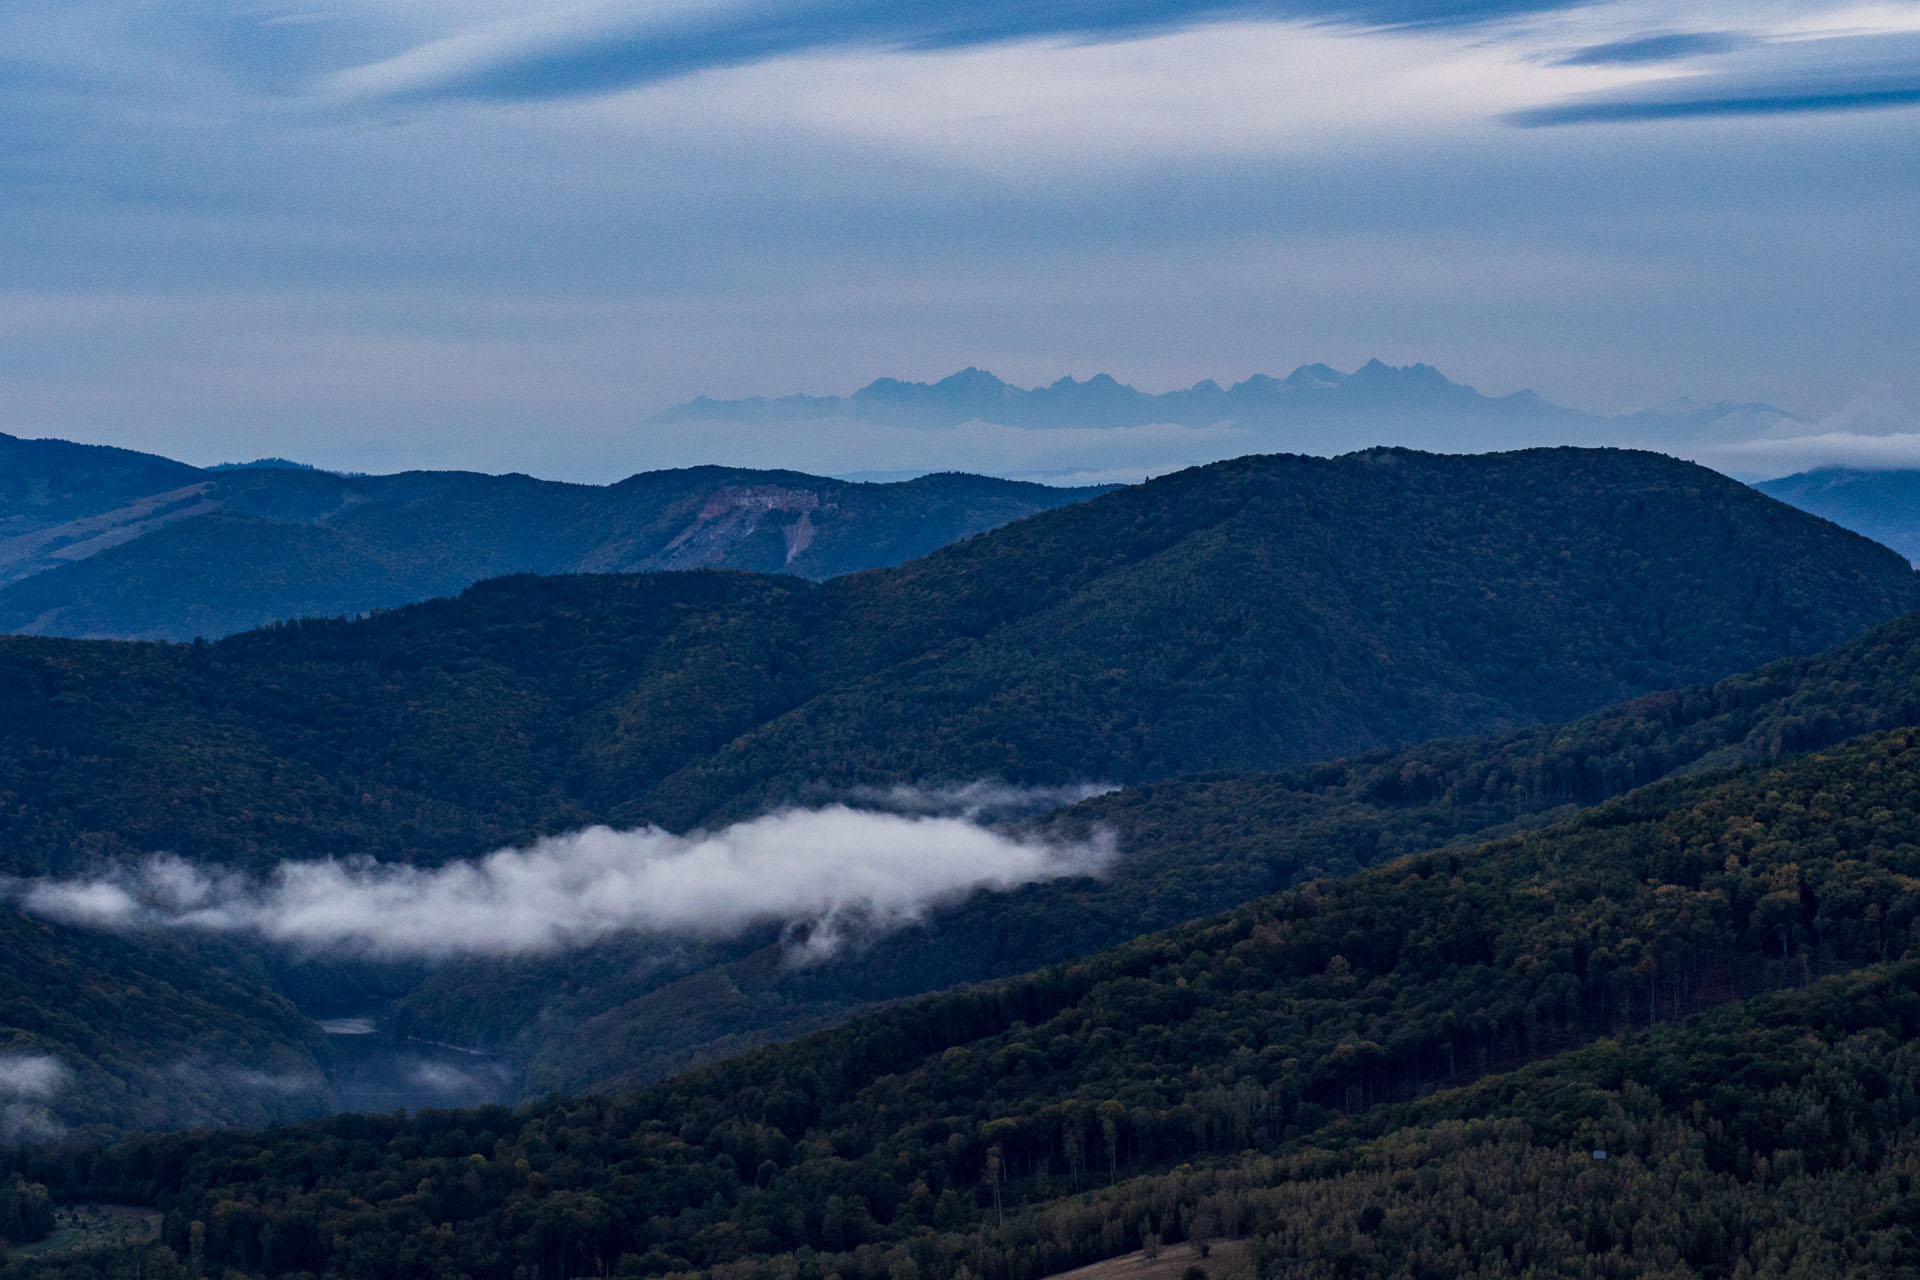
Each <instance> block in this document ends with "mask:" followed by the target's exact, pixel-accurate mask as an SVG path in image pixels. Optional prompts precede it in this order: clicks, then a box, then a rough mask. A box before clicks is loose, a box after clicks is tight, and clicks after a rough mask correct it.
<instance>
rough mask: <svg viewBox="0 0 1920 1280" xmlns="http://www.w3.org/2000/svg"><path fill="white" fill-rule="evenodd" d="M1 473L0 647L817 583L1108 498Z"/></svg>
mask: <svg viewBox="0 0 1920 1280" xmlns="http://www.w3.org/2000/svg"><path fill="white" fill-rule="evenodd" d="M0 475H4V476H5V477H6V478H5V480H4V482H0V631H8V632H15V633H21V634H33V635H56V636H80V637H89V636H91V637H104V638H117V639H154V640H191V639H193V638H194V637H196V636H206V637H209V638H217V637H219V636H223V635H227V634H230V633H232V632H236V631H245V630H248V629H251V628H254V627H258V626H262V625H265V624H266V623H269V622H274V621H279V620H284V619H288V618H300V617H333V616H338V615H343V614H345V615H353V614H360V613H365V612H367V611H369V610H373V609H388V608H394V607H396V606H399V605H404V604H410V603H412V602H414V601H418V600H425V599H429V598H432V597H434V596H444V595H452V594H454V593H456V592H458V591H460V590H461V589H463V588H465V587H468V586H470V585H472V584H473V583H475V582H478V581H480V580H481V579H484V578H494V577H499V576H502V575H505V574H514V573H580V572H635V571H643V570H655V569H689V568H701V567H712V568H736V569H750V570H755V571H759V572H767V573H794V574H799V575H802V576H805V577H811V578H827V577H832V576H834V575H835V574H840V573H848V572H852V571H854V570H857V569H869V568H874V567H877V566H881V565H889V564H897V563H899V562H900V561H903V560H908V559H912V558H913V557H915V556H920V555H924V554H926V553H927V552H929V551H932V550H933V549H935V548H936V547H940V546H943V545H945V544H946V543H949V542H953V541H955V540H957V539H960V538H964V537H967V536H969V535H971V534H974V533H979V532H981V531H983V530H986V529H991V528H994V527H996V526H998V525H1002V524H1005V523H1007V522H1008V521H1010V520H1017V519H1020V518H1021V517H1023V516H1028V515H1031V514H1033V513H1035V512H1037V511H1045V510H1049V509H1051V508H1053V507H1056V506H1060V505H1062V504H1065V503H1070V502H1077V501H1080V500H1082V499H1084V498H1087V497H1091V496H1093V495H1094V494H1097V493H1101V492H1104V491H1105V490H1104V489H1102V488H1091V489H1059V488H1050V487H1047V486H1044V485H1034V484H1020V483H1016V482H1013V481H1007V480H995V479H990V478H988V477H984V476H969V475H959V474H941V475H929V476H922V477H920V478H918V479H916V480H911V481H905V482H900V483H894V484H854V483H850V482H847V481H843V480H830V479H826V478H823V477H820V476H807V475H800V474H798V473H795V472H785V471H747V470H740V469H734V468H725V467H696V468H692V469H690V470H684V471H656V472H647V473H643V474H640V475H636V476H632V477H630V478H628V479H626V480H623V481H621V482H620V483H618V484H614V485H607V486H592V485H575V484H556V483H552V482H549V481H542V480H535V479H532V478H530V477H528V476H518V475H513V476H488V475H478V474H473V473H469V472H409V473H404V474H401V475H392V476H341V475H335V474H332V473H330V472H325V471H315V470H312V469H309V468H297V467H288V466H249V467H237V468H214V469H210V470H200V469H197V468H192V467H187V466H185V465H183V464H181V463H176V462H171V461H169V460H167V459H164V458H155V457H150V456H148V455H144V454H137V453H130V452H128V451H126V450H119V449H105V448H100V447H97V446H85V445H73V444H67V443H65V442H62V441H51V440H18V439H15V438H14V437H12V436H0Z"/></svg>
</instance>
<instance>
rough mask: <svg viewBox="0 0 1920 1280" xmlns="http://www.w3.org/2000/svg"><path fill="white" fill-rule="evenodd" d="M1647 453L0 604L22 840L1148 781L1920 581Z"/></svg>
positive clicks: (1803, 628) (256, 833)
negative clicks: (862, 790) (455, 593)
mask: <svg viewBox="0 0 1920 1280" xmlns="http://www.w3.org/2000/svg"><path fill="white" fill-rule="evenodd" d="M1916 582H1920V579H1916V577H1915V575H1914V573H1913V571H1912V570H1911V569H1910V568H1909V567H1908V566H1907V565H1906V564H1905V563H1904V562H1903V561H1901V560H1900V558H1899V557H1898V556H1896V555H1894V554H1893V553H1891V552H1889V551H1887V550H1886V549H1884V548H1882V547H1879V546H1876V545H1874V544H1872V543H1870V542H1868V541H1866V540H1865V539H1861V538H1858V537H1856V536H1855V535H1852V534H1848V533H1845V532H1843V531H1841V530H1838V529H1836V528H1834V527H1833V526H1831V525H1829V524H1826V523H1825V522H1822V521H1818V520H1814V519H1812V518H1810V517H1807V516H1804V515H1802V514H1800V513H1799V512H1796V511H1794V510H1792V509H1791V508H1788V507H1785V506H1783V505H1781V504H1778V503H1775V502H1773V501H1772V500H1770V499H1767V498H1764V497H1762V496H1760V495H1758V494H1755V493H1754V492H1753V491H1752V490H1750V489H1747V488H1746V487H1744V486H1742V485H1738V484H1736V483H1734V482H1732V481H1729V480H1725V479H1724V478H1722V477H1719V476H1717V475H1715V474H1713V473H1712V472H1709V471H1706V470H1704V469H1701V468H1698V467H1693V466H1690V465H1687V464H1683V463H1678V462H1674V461H1672V460H1671V459H1666V458H1662V457H1659V456H1657V455H1649V454H1635V453H1627V452H1619V451H1580V450H1546V451H1537V452H1525V453H1518V454H1510V455H1489V456H1482V457H1472V458H1459V457H1446V456H1438V455H1422V454H1412V453H1405V452H1397V451H1389V452H1381V451H1376V452H1372V453H1367V454H1357V455H1351V456H1349V457H1346V458H1342V459H1335V460H1331V461H1329V460H1321V459H1311V458H1292V457H1284V456H1283V457H1272V458H1252V459H1244V460H1241V461H1238V462H1233V463H1223V464H1217V465H1215V466H1212V467H1207V468H1199V469H1195V470H1193V471H1190V472H1185V473H1181V474H1179V475H1175V476H1171V477H1166V478H1164V479H1162V480H1158V481H1154V482H1152V483H1149V484H1146V485H1141V486H1137V487H1134V488H1130V489H1125V490H1120V491H1118V492H1115V493H1111V494H1108V495H1106V496H1104V497H1101V498H1098V499H1095V500H1093V501H1090V502H1085V503H1079V504H1075V505H1073V506H1069V507H1066V508H1063V509H1060V510H1056V511H1054V512H1050V513H1047V514H1045V515H1043V516H1041V517H1038V518H1035V519H1030V520H1026V521H1022V522H1019V523H1017V524H1015V525H1012V526H1009V527H1006V528H1002V529H1000V530H998V531H995V532H994V533H991V534H988V535H985V536H982V537H977V538H973V539H970V540H968V541H966V542H964V543H960V544H957V545H954V546H950V547H947V548H944V549H942V550H941V551H939V552H936V553H934V554H933V555H931V556H928V557H926V558H923V559H921V560H918V561H915V562H912V563H910V564H908V565H905V566H902V567H900V568H897V569H890V570H882V571H876V572H872V573H866V574H856V575H851V576H847V577H842V578H838V579H834V580H832V581H829V582H826V583H822V584H817V585H816V584H811V583H808V582H805V581H803V580H800V579H797V578H792V577H771V576H755V575H747V574H711V573H707V574H701V573H693V574H655V575H636V576H617V575H614V576H579V577H563V578H514V579H504V580H499V581H495V582H492V583H488V584H485V585H483V586H480V587H477V588H473V589H470V590H469V591H468V592H466V593H464V594H463V595H462V596H461V597H460V598H458V599H454V600H444V601H435V602H431V603H428V604H423V605H419V606H414V607H411V608H407V609H401V610H396V611H394V612H392V613H388V614H384V615H380V616H377V617H374V618H370V619H367V620H364V621H360V622H315V623H306V624H300V625H295V626H286V627H280V628H274V629H269V630H265V631H259V632H254V633H249V634H244V635H240V636H235V637H232V638H229V639H227V640H225V641H222V642H220V643H218V644H212V645H194V646H156V645H112V644H101V643H87V642H79V641H63V640H36V639H31V638H14V639H7V640H4V641H0V707H4V709H5V712H6V715H5V717H4V720H3V721H0V794H4V795H5V797H6V807H5V808H4V810H0V813H4V814H5V815H6V816H5V817H4V818H3V819H0V821H3V822H4V823H5V826H4V828H0V829H3V830H4V831H5V833H6V835H7V837H8V839H7V849H6V853H5V855H4V856H5V858H6V860H7V864H8V867H9V869H12V870H14V871H16V872H19V873H23V874H34V873H42V872H45V871H47V870H65V869H68V868H71V867H73V866H75V865H77V863H78V862H80V861H83V860H84V859H86V858H92V857H99V856H103V855H105V856H111V855H113V854H116V853H131V854H140V853H145V852H149V851H153V850H159V849H174V850H177V849H191V850H194V851H195V856H196V857H198V858H202V859H206V860H211V861H215V862H221V863H226V864H230V865H240V866H248V867H252V868H255V869H263V868H265V867H269V866H271V865H272V864H273V863H275V862H277V861H278V860H280V859H282V858H290V857H293V858H297V857H312V856H320V855H328V854H336V853H339V852H340V851H341V850H354V851H357V852H365V853H368V854H371V855H373V856H376V857H380V858H385V859H400V860H407V861H422V862H432V861H436V860H439V859H442V858H446V857H453V856H464V855H471V854H474V853H478V852H482V851H484V850H486V849H488V848H493V847H498V846H500V845H503V844H508V843H513V842H516V841H521V840H524V839H526V838H528V837H530V836H532V835H534V834H537V833H540V832H544V831H555V830H564V829H570V828H573V827H578V826H582V825H585V824H587V823H589V822H595V821H599V822H613V823H618V824H624V825H636V824H641V823H648V822H652V823H658V824H661V825H663V826H667V827H669V828H673V829H684V828H686V827H689V826H692V825H694V824H698V823H702V822H709V821H713V820H716V819H725V818H729V817H733V816H739V815H741V814H744V813H752V812H755V811H759V810H762V809H765V808H768V807H772V806H776V805H780V804H784V803H792V802H796V801H806V800H808V799H810V798H818V797H819V796H820V795H821V794H823V793H824V794H829V795H831V794H837V793H840V792H843V791H844V789H845V788H848V787H853V786H859V785H862V784H887V783H894V782H902V781H910V782H925V781H934V780H940V779H973V778H983V777H997V778H1001V779H1004V780H1007V781H1011V782H1020V783H1046V782H1084V781H1107V782H1116V783H1135V782H1145V781H1151V780H1153V779H1156V778H1163V777H1168V776H1171V775H1174V774H1178V773H1186V772H1193V771H1198V770H1206V769H1219V768H1273V767H1279V766H1283V765H1287V764H1293V763H1300V762H1305V761H1308V760H1314V759H1328V758H1334V757H1338V756H1342V755H1349V754H1353V753H1355V752H1358V751H1363V750H1367V749H1371V748H1376V747H1383V746H1392V745H1399V744H1404V743H1409V742H1414V741H1419V740H1422V739H1427V738H1434V737H1441V736H1447V735H1453V734H1460V733H1475V732H1478V733H1484V732H1495V731H1501V730H1505V729H1508V728H1512V727H1515V726H1518V725H1523V724H1529V723H1538V722H1545V721H1556V720H1564V719H1567V718H1570V717H1572V716H1576V715H1579V714H1581V713H1583V712H1585V711H1588V710H1591V709H1592V708H1594V707H1597V706H1602V705H1606V704H1608V703H1611V702H1615V701H1619V700H1621V699H1623V698H1626V697H1631V696H1633V695H1635V694H1638V693H1643V692H1647V691H1649V690H1654V689H1660V688H1673V687H1680V686H1685V685H1689V684H1695V683H1699V682H1701V681H1703V680H1708V679H1712V678H1715V677H1718V676H1721V675H1725V674H1728V673H1730V672H1734V671H1740V670H1744V669H1747V668H1750V667H1753V666H1756V665H1758V664H1760V663H1761V662H1764V661H1766V660H1768V659H1770V658H1774V657H1778V656H1781V655H1784V654H1791V653H1804V652H1813V651H1817V650H1820V649H1823V648H1826V647H1828V646H1829V645H1831V644H1834V643H1836V642H1838V641H1840V640H1843V639H1845V638H1847V637H1849V636H1851V635H1854V634H1857V633H1858V632H1860V631H1862V630H1864V629H1865V628H1866V627H1868V626H1870V625H1872V624H1873V623H1876V622H1879V621H1882V620H1884V619H1886V618H1889V617H1892V616H1894V615H1896V614H1899V613H1903V612H1905V611H1907V610H1908V609H1911V608H1913V607H1914V605H1915V604H1916V603H1920V588H1917V587H1916Z"/></svg>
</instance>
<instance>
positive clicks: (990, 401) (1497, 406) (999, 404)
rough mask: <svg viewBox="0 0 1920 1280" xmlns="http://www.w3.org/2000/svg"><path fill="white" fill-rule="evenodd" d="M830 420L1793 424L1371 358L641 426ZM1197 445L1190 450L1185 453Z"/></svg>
mask: <svg viewBox="0 0 1920 1280" xmlns="http://www.w3.org/2000/svg"><path fill="white" fill-rule="evenodd" d="M834 420H843V421H844V420H854V421H859V422H863V423H869V424H875V425H881V426H889V427H900V428H919V429H930V428H951V427H956V426H960V425H962V424H966V423H976V422H978V423H994V424H999V425H1002V426H1008V427H1017V428H1022V429H1026V430H1064V429H1073V428H1083V429H1084V428H1092V429H1098V430H1104V431H1117V430H1121V429H1124V428H1130V427H1133V428H1137V427H1144V426H1148V425H1151V424H1172V425H1177V426H1181V427H1185V428H1190V429H1200V428H1214V427H1222V426H1226V427H1231V428H1233V431H1234V433H1233V434H1229V435H1226V436H1223V437H1222V438H1221V439H1220V440H1219V441H1217V442H1212V441H1210V442H1209V443H1219V444H1221V445H1222V446H1223V447H1228V448H1231V449H1232V450H1233V451H1235V452H1240V453H1251V452H1274V451H1284V452H1298V453H1317V454H1332V453H1345V452H1349V451H1351V450H1353V449H1355V448H1358V447H1362V446H1365V445H1375V444H1386V445H1405V446H1410V447H1414V448H1426V449H1444V450H1446V451H1448V452H1461V451H1477V450H1486V449H1511V448H1520V447H1526V446H1532V445H1543V444H1622V443H1626V444H1646V445H1649V446H1652V447H1671V446H1673V445H1675V444H1677V443H1678V442H1681V441H1691V440H1694V439H1697V438H1702V437H1708V436H1713V435H1716V434H1726V433H1727V432H1729V431H1732V430H1736V429H1737V430H1738V432H1739V433H1741V434H1747V433H1750V432H1751V431H1752V430H1753V429H1756V428H1758V427H1764V426H1775V425H1779V424H1782V423H1788V422H1792V421H1793V420H1794V419H1793V416H1792V415H1791V414H1788V413H1787V412H1785V411H1784V410H1781V409H1776V408H1774V407H1773V406H1771V405H1764V404H1742V403H1735V402H1731V401H1721V402H1716V403H1712V404H1696V403H1694V402H1692V401H1685V400H1682V401H1676V402H1674V403H1672V404H1668V405H1664V406H1661V407H1659V408H1655V409H1649V410H1645V411H1642V412H1638V413H1633V414H1625V415H1620V416H1617V417H1602V416H1599V415H1595V414H1589V413H1582V412H1580V411H1578V410H1574V409H1567V408H1563V407H1561V406H1559V405H1556V404H1552V403H1550V402H1549V401H1547V400H1544V399H1542V398H1541V397H1540V396H1538V395H1536V394H1534V393H1533V392H1531V391H1518V392H1515V393H1513V394H1512V395H1506V396H1485V395H1482V394H1480V393H1479V392H1478V391H1476V390H1474V389H1473V388H1472V387H1469V386H1464V385H1462V384H1460V383H1457V382H1453V381H1451V380H1450V379H1448V378H1447V377H1446V376H1445V375H1444V374H1442V373H1441V372H1440V371H1439V370H1438V369H1435V368H1434V367H1433V366H1432V365H1428V364H1413V365H1406V366H1393V365H1388V364H1384V363H1382V362H1381V361H1379V360H1372V361H1369V362H1368V363H1366V364H1365V365H1363V366H1361V367H1360V368H1359V369H1356V370H1355V371H1354V372H1352V373H1342V372H1340V371H1339V370H1337V369H1334V368H1331V367H1329V366H1327V365H1325V364H1307V365H1302V366H1300V367H1299V368H1297V369H1295V370H1294V371H1293V372H1292V373H1290V374H1288V375H1287V376H1285V377H1283V378H1275V377H1270V376H1268V375H1265V374H1256V375H1255V376H1253V377H1250V378H1247V379H1246V380H1244V381H1242V382H1236V383H1234V384H1233V385H1231V386H1227V387H1222V386H1221V385H1220V384H1219V383H1217V382H1214V381H1212V380H1211V379H1209V380H1207V381H1204V382H1200V383H1197V384H1195V385H1194V386H1192V387H1189V388H1187V389H1186V390H1184V391H1169V392H1165V393H1162V394H1158V395H1156V394H1151V393H1148V392H1144V391H1139V390H1136V389H1135V388H1133V387H1130V386H1128V385H1126V384H1124V383H1121V382H1118V381H1116V380H1115V379H1113V378H1112V377H1110V376H1108V375H1107V374H1097V375H1095V376H1094V377H1091V378H1088V379H1086V380H1085V381H1080V380H1077V379H1074V378H1061V379H1060V380H1059V381H1057V382H1054V383H1052V384H1051V385H1049V386H1045V387H1036V388H1032V389H1026V388H1021V387H1016V386H1013V385H1011V384H1009V383H1006V382H1002V381H1001V380H1000V379H999V378H996V377H994V376H993V375H992V374H990V373H988V372H986V371H985V370H982V369H973V368H969V369H963V370H961V371H960V372H959V373H956V374H953V375H952V376H950V377H946V378H942V379H941V380H939V381H938V382H932V383H926V382H903V381H900V380H898V379H894V378H881V379H879V380H878V381H876V382H872V383H869V384H868V385H866V386H864V387H862V388H861V389H860V390H858V391H856V392H854V393H853V394H852V395H849V396H805V395H795V396H782V397H778V398H768V397H754V398H751V399H744V400H712V399H708V398H706V397H704V396H703V397H700V398H699V399H695V400H691V401H689V402H687V403H686V404H682V405H677V406H675V407H674V408H671V409H668V410H666V411H665V412H663V413H660V414H657V415H655V416H654V417H653V418H652V419H650V420H649V422H650V423H652V424H659V425H671V424H683V423H694V422H733V423H756V422H794V423H801V422H828V421H834ZM1199 444H1200V442H1197V441H1196V442H1192V446H1193V447H1197V446H1198V445H1199ZM1212 460H1214V459H1212V458H1204V459H1203V458H1191V459H1188V461H1212ZM1081 465H1082V466H1085V465H1087V464H1086V463H1085V462H1083V463H1082V464H1081Z"/></svg>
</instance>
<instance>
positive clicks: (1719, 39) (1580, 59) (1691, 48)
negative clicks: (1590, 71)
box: [1556, 31, 1754, 67]
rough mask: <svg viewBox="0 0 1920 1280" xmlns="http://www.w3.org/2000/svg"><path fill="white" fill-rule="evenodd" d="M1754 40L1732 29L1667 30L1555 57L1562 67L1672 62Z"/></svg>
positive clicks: (1592, 45)
mask: <svg viewBox="0 0 1920 1280" xmlns="http://www.w3.org/2000/svg"><path fill="white" fill-rule="evenodd" d="M1753 43H1754V40H1753V37H1752V36H1748V35H1743V34H1741V33H1739V32H1734V31H1671V32H1663V33H1660V34H1657V35H1646V36H1634V37H1632V38H1630V39H1626V40H1609V41H1607V42H1605V43H1604V44H1590V45H1588V46H1587V47H1586V48H1584V49H1580V50H1578V51H1576V52H1574V53H1571V54H1568V55H1567V56H1566V57H1564V58H1561V59H1559V60H1558V62H1557V63H1556V65H1558V66H1562V67H1611V66H1625V65H1633V64H1636V63H1642V62H1672V61H1675V60H1676V59H1680V58H1691V57H1696V56H1698V55H1701V54H1710V53H1730V52H1732V51H1733V50H1735V49H1744V48H1747V47H1749V46H1751V45H1752V44H1753Z"/></svg>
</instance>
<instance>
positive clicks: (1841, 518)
mask: <svg viewBox="0 0 1920 1280" xmlns="http://www.w3.org/2000/svg"><path fill="white" fill-rule="evenodd" d="M1754 488H1756V489H1758V490H1760V492H1762V493H1764V494H1767V495H1768V496H1770V497H1774V498H1778V499H1780V501H1782V502H1789V503H1792V504H1793V505H1794V506H1796V507H1799V508H1800V509H1801V510H1802V511H1810V512H1812V513H1813V514H1814V515H1816V516H1820V517H1821V518H1822V519H1826V520H1831V521H1833V522H1834V523H1835V524H1837V525H1839V526H1841V527H1842V528H1844V529H1851V530H1853V531H1854V532H1855V533H1859V534H1865V535H1866V536H1867V537H1869V538H1872V539H1873V540H1874V541H1875V542H1881V543H1885V544H1886V545H1887V546H1889V547H1892V548H1893V549H1894V550H1895V551H1898V552H1899V553H1900V554H1901V555H1903V556H1905V557H1907V559H1909V560H1916V561H1920V471H1852V470H1848V469H1847V468H1844V467H1829V468H1823V469H1822V470H1819V471H1803V472H1801V473H1800V474H1798V475H1791V476H1782V477H1781V478H1780V479H1778V480H1766V481H1762V482H1761V483H1759V484H1757V485H1755V486H1754Z"/></svg>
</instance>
